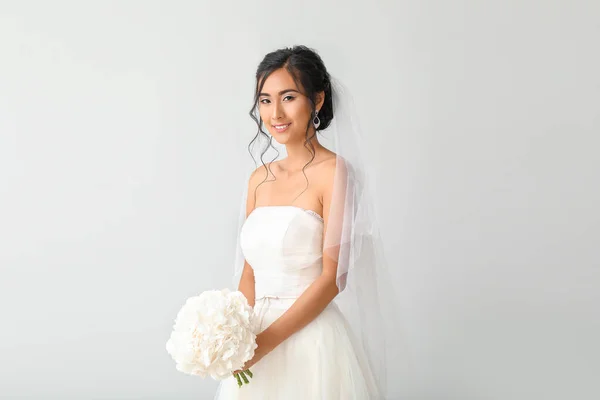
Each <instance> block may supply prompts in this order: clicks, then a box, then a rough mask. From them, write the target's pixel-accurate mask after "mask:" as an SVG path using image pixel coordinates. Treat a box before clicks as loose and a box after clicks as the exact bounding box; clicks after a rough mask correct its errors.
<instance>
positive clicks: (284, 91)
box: [259, 89, 300, 97]
mask: <svg viewBox="0 0 600 400" xmlns="http://www.w3.org/2000/svg"><path fill="white" fill-rule="evenodd" d="M288 92H296V93H300V92H299V91H297V90H295V89H285V90H282V91H281V92H279V95H280V96H281V95H282V94H285V93H288ZM259 96H267V97H271V95H270V94H269V93H260V94H259Z"/></svg>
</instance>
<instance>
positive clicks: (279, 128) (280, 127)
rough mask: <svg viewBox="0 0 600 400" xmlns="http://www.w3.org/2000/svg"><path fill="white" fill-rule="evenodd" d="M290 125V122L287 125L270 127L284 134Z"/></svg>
mask: <svg viewBox="0 0 600 400" xmlns="http://www.w3.org/2000/svg"><path fill="white" fill-rule="evenodd" d="M291 124H292V123H291V122H290V123H289V124H277V125H271V126H272V127H273V128H274V129H275V130H276V131H277V132H285V131H286V129H287V128H288V127H289V126H290V125H291Z"/></svg>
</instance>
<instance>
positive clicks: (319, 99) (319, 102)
mask: <svg viewBox="0 0 600 400" xmlns="http://www.w3.org/2000/svg"><path fill="white" fill-rule="evenodd" d="M315 100H316V101H315V109H316V110H320V109H321V107H323V103H324V102H325V91H320V92H317V94H316V96H315Z"/></svg>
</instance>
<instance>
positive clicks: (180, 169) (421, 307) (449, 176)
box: [0, 0, 600, 400]
mask: <svg viewBox="0 0 600 400" xmlns="http://www.w3.org/2000/svg"><path fill="white" fill-rule="evenodd" d="M599 8H600V7H599V6H598V4H597V2H595V1H545V2H541V1H533V0H510V1H441V0H440V1H424V0H411V1H369V2H366V1H360V2H359V1H354V2H348V1H345V2H341V1H340V2H332V1H323V0H321V1H294V2H285V1H252V2H242V1H238V2H235V3H233V2H217V1H212V2H197V1H177V2H167V1H162V2H159V1H120V2H117V1H70V2H67V1H53V2H46V1H37V2H34V1H2V2H0V189H1V196H0V265H1V269H0V273H1V275H0V318H1V319H0V321H1V329H0V397H1V398H3V399H9V398H10V399H12V398H22V399H170V400H172V399H210V398H212V393H213V391H214V389H215V387H216V383H215V382H213V381H211V380H206V381H203V380H201V379H199V378H196V377H190V376H187V375H184V374H182V373H180V372H178V371H176V370H175V368H174V363H173V362H172V360H171V359H170V357H169V355H168V354H167V352H166V350H165V347H164V346H165V342H166V340H167V338H168V335H169V333H170V329H171V326H172V323H173V319H174V317H175V313H176V312H177V310H178V309H179V307H180V306H181V305H182V304H183V301H184V300H185V299H186V298H187V297H189V296H192V295H195V294H197V293H199V292H200V291H202V290H206V289H210V288H218V287H224V286H227V285H228V284H229V282H230V272H231V268H232V262H233V250H234V244H235V243H234V239H235V235H236V233H237V232H235V225H236V218H237V216H238V206H239V203H238V202H239V190H240V187H241V186H240V185H242V181H241V179H242V178H243V176H242V175H243V174H244V173H245V171H247V168H249V167H250V166H251V161H250V160H249V159H248V156H247V153H246V145H247V144H248V142H249V140H250V139H251V138H252V136H253V134H254V130H255V128H254V125H253V122H252V121H251V120H250V118H249V117H248V116H247V112H248V110H249V108H250V106H251V101H252V86H253V83H254V82H253V73H254V71H255V68H256V66H257V64H258V62H259V61H260V59H261V57H262V56H263V55H264V54H265V53H266V52H268V51H271V50H274V49H276V48H279V47H282V46H286V45H293V44H306V45H308V46H311V47H314V48H316V49H317V50H318V51H319V52H320V54H321V55H322V57H323V59H324V61H325V63H326V65H327V67H328V68H329V69H330V71H331V73H332V74H334V75H335V76H336V77H338V78H339V79H341V80H342V81H343V82H345V84H346V85H347V86H348V87H349V88H350V89H351V90H352V92H353V93H354V96H355V101H356V105H357V107H358V109H359V110H360V113H361V115H360V117H361V125H362V127H363V129H364V131H365V135H366V136H367V138H368V142H367V143H366V148H365V152H366V154H367V158H368V160H369V161H370V162H371V163H372V165H374V167H375V169H376V171H377V173H378V181H377V184H378V186H377V188H378V197H377V202H378V206H379V207H380V209H379V210H380V211H379V212H380V214H381V215H382V216H384V217H385V218H384V219H382V221H383V224H384V225H383V227H382V229H383V234H384V237H385V240H386V243H385V245H386V251H387V254H388V257H389V260H390V264H391V266H392V267H393V274H394V277H395V278H396V279H397V286H398V287H399V288H400V290H401V293H400V296H401V299H402V301H403V304H404V307H405V310H406V311H404V313H405V315H403V318H404V319H405V322H406V326H407V331H406V336H407V337H408V342H409V345H410V348H411V350H412V352H413V357H414V360H413V363H414V371H412V376H408V377H405V378H406V380H407V381H408V382H409V384H407V385H406V387H405V390H404V392H403V393H402V394H403V395H405V397H403V398H405V399H460V400H475V399H477V400H478V399H486V400H488V399H494V400H513V399H519V400H521V399H523V400H525V399H527V400H531V399H544V400H550V399H557V400H558V399H565V400H566V399H575V400H581V399H597V398H600V387H599V386H598V383H596V382H594V379H596V378H598V375H599V373H600V346H599V345H598V344H597V338H598V337H600V322H599V308H598V306H599V303H600V294H599V286H600V285H599V281H600V280H599V275H600V274H599V271H598V268H599V266H600V256H599V254H598V253H599V251H598V247H599V239H600V217H599V213H598V204H600V191H599V190H598V184H599V182H600V163H599V162H598V151H599V150H598V149H599V145H600V141H599V139H598V134H599V132H600V129H599V128H600V116H599V114H600V113H599V109H600V95H599V92H600V79H599V78H598V71H600V58H599V56H598V48H599V46H600V44H599V43H600V42H599V38H600V25H599V21H600V12H599Z"/></svg>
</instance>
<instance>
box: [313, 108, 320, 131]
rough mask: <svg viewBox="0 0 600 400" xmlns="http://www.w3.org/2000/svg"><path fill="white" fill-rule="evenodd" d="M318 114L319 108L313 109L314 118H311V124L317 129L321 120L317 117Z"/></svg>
mask: <svg viewBox="0 0 600 400" xmlns="http://www.w3.org/2000/svg"><path fill="white" fill-rule="evenodd" d="M318 114H319V110H317V111H315V118H314V119H313V125H314V126H315V129H317V128H318V127H319V125H321V120H320V119H319V117H318Z"/></svg>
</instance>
